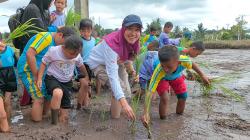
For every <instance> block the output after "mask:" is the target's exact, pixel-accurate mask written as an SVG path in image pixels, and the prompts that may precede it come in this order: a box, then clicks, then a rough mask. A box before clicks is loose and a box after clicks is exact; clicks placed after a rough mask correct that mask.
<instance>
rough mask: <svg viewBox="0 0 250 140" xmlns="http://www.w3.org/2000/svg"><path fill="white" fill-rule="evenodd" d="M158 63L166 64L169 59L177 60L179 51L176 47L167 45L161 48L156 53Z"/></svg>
mask: <svg viewBox="0 0 250 140" xmlns="http://www.w3.org/2000/svg"><path fill="white" fill-rule="evenodd" d="M158 56H159V60H160V62H168V61H170V60H171V59H173V58H175V59H179V51H178V49H177V47H175V46H172V45H167V46H164V47H162V48H161V49H160V50H159V52H158Z"/></svg>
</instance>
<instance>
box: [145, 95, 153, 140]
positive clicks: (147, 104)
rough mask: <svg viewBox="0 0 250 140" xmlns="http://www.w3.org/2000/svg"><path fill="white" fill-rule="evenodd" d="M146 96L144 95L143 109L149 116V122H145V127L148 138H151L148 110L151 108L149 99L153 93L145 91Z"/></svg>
mask: <svg viewBox="0 0 250 140" xmlns="http://www.w3.org/2000/svg"><path fill="white" fill-rule="evenodd" d="M145 93H146V96H145V103H144V104H145V109H146V110H145V111H146V113H147V114H146V115H147V116H148V117H149V120H148V121H149V122H148V123H147V124H146V126H145V127H146V129H147V132H148V138H149V139H151V138H152V131H151V126H150V110H151V100H152V95H153V93H150V92H148V91H145Z"/></svg>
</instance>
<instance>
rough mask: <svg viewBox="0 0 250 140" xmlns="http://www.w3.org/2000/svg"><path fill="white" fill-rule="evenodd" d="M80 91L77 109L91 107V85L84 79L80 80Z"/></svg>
mask: <svg viewBox="0 0 250 140" xmlns="http://www.w3.org/2000/svg"><path fill="white" fill-rule="evenodd" d="M79 81H80V89H79V94H78V99H77V100H78V101H77V109H80V108H81V107H82V106H88V105H89V100H90V99H89V83H88V81H86V80H85V79H84V78H81V79H80V80H79Z"/></svg>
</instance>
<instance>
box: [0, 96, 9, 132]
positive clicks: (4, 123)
mask: <svg viewBox="0 0 250 140" xmlns="http://www.w3.org/2000/svg"><path fill="white" fill-rule="evenodd" d="M0 131H1V132H9V131H10V127H9V124H8V119H7V114H6V112H5V110H4V101H3V98H2V97H1V96H0Z"/></svg>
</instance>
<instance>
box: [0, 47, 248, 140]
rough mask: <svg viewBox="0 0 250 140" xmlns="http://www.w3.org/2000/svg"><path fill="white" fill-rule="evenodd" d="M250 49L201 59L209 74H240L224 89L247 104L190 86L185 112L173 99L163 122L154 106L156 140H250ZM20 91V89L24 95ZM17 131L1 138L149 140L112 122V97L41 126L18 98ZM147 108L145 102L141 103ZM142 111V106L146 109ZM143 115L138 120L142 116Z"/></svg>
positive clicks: (123, 121)
mask: <svg viewBox="0 0 250 140" xmlns="http://www.w3.org/2000/svg"><path fill="white" fill-rule="evenodd" d="M249 53H250V50H208V51H206V53H204V55H202V56H200V57H199V58H196V59H195V61H196V62H198V63H199V62H203V63H204V61H205V62H206V63H207V65H209V67H208V68H204V70H205V71H206V73H207V74H208V75H210V76H222V75H224V74H230V73H238V74H237V78H236V79H234V80H231V81H228V82H227V83H226V84H225V85H226V86H227V87H229V88H231V89H234V90H235V92H237V93H239V94H240V95H242V96H243V97H244V98H245V100H244V102H236V101H234V100H233V99H230V98H228V97H225V96H223V95H221V94H219V93H218V92H219V91H214V94H212V96H210V97H209V98H205V97H203V96H201V93H200V91H199V87H198V86H197V85H196V84H195V83H194V82H187V84H188V88H189V98H188V100H187V106H186V109H185V113H184V115H182V116H179V115H176V114H175V107H176V98H175V97H174V96H170V95H169V106H168V110H169V112H168V114H169V115H168V117H167V119H166V120H159V115H158V100H156V101H154V102H153V104H152V124H151V129H152V134H153V135H152V137H153V138H152V139H155V140H166V139H170V140H172V139H173V140H184V139H192V140H193V139H194V140H196V139H197V140H201V139H207V140H210V139H211V140H228V139H229V140H230V139H235V140H249V139H250V101H249V100H250V93H249V90H250V71H249V69H250V57H249V55H248V54H249ZM19 93H20V91H19ZM14 100H15V101H14V103H13V104H14V107H13V108H14V110H13V117H12V124H11V126H12V132H11V133H10V134H0V140H15V139H16V140H58V139H62V140H81V139H88V140H99V139H101V140H106V139H107V140H110V139H111V140H123V139H124V140H128V139H129V140H130V139H131V140H142V139H147V131H146V129H145V128H144V127H143V126H142V124H141V123H140V121H139V119H138V120H137V121H136V131H135V134H131V131H130V128H129V126H130V124H131V122H129V121H128V120H127V119H126V118H125V117H124V116H125V114H122V117H121V118H120V119H118V120H114V119H110V114H109V106H110V99H109V96H108V94H104V95H102V96H100V97H97V98H95V99H93V100H92V102H91V108H90V109H86V110H82V111H76V110H74V109H72V110H71V111H70V120H69V123H68V124H60V125H58V126H52V125H50V120H49V117H48V118H44V120H43V121H42V122H41V123H34V122H31V121H30V117H29V112H30V107H25V108H20V107H19V106H18V105H15V103H17V102H18V101H17V98H14ZM141 104H142V103H141ZM141 107H142V105H141ZM141 111H142V110H140V111H139V112H138V115H137V116H138V118H139V116H140V115H141Z"/></svg>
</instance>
